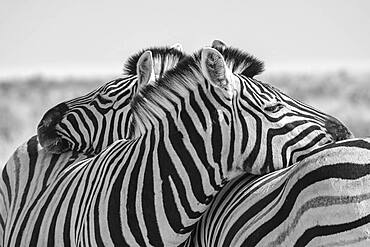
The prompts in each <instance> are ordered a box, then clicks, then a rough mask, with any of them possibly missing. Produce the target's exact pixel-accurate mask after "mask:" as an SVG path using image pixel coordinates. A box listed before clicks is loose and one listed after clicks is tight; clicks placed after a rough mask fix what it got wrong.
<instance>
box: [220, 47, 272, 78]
mask: <svg viewBox="0 0 370 247" xmlns="http://www.w3.org/2000/svg"><path fill="white" fill-rule="evenodd" d="M213 48H214V49H216V50H218V51H219V52H220V53H221V54H222V56H223V57H224V59H225V62H226V65H227V66H228V67H229V68H230V69H231V70H232V72H234V73H235V74H241V75H244V76H246V77H254V76H256V75H259V74H261V73H262V72H263V71H264V70H265V68H264V64H263V62H262V61H260V60H259V59H257V58H256V57H254V56H252V55H250V54H249V53H247V52H245V51H242V50H239V49H237V48H234V47H229V46H226V47H213Z"/></svg>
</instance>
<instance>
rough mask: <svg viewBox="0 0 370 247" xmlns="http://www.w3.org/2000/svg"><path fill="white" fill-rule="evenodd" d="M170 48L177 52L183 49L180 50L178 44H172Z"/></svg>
mask: <svg viewBox="0 0 370 247" xmlns="http://www.w3.org/2000/svg"><path fill="white" fill-rule="evenodd" d="M170 48H171V49H173V50H178V51H179V52H183V51H184V49H183V48H182V45H181V44H180V43H176V44H173V45H171V47H170Z"/></svg>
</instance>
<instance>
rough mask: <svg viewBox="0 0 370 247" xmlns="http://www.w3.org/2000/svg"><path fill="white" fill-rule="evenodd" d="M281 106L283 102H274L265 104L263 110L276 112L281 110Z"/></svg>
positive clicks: (282, 106)
mask: <svg viewBox="0 0 370 247" xmlns="http://www.w3.org/2000/svg"><path fill="white" fill-rule="evenodd" d="M282 108H284V104H283V103H281V102H276V103H274V104H273V105H268V106H265V108H264V109H265V111H267V112H271V113H276V112H278V111H279V110H281V109H282Z"/></svg>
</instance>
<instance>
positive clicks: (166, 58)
mask: <svg viewBox="0 0 370 247" xmlns="http://www.w3.org/2000/svg"><path fill="white" fill-rule="evenodd" d="M145 51H151V52H152V56H153V60H154V64H155V66H156V68H155V69H156V70H158V71H156V73H157V74H159V73H160V67H161V65H162V64H164V63H171V64H173V65H176V63H177V62H179V61H180V60H182V59H183V58H184V57H186V54H185V53H183V52H181V51H180V50H178V49H175V48H173V47H151V48H147V49H143V50H141V51H139V52H137V53H136V54H134V55H132V56H131V57H129V58H128V59H127V62H126V63H125V65H124V68H123V71H124V73H125V74H127V75H136V74H137V71H136V65H137V62H138V61H139V58H140V57H141V55H142V54H143V53H144V52H145ZM164 69H166V68H164Z"/></svg>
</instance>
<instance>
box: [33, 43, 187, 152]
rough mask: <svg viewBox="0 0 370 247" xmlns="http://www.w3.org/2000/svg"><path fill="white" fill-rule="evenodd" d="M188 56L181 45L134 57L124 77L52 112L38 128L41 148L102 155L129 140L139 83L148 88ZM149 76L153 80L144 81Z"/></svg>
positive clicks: (141, 53) (51, 110)
mask: <svg viewBox="0 0 370 247" xmlns="http://www.w3.org/2000/svg"><path fill="white" fill-rule="evenodd" d="M186 56H187V55H186V54H185V53H184V52H183V50H182V46H181V45H180V44H175V45H173V46H171V47H152V48H148V49H144V50H141V51H139V52H138V53H136V54H134V55H132V56H131V57H129V58H128V60H127V62H126V64H125V66H124V76H123V77H121V78H118V79H115V80H112V81H110V82H108V83H105V84H103V85H102V86H101V87H99V88H97V89H95V90H93V91H91V92H89V93H88V94H86V95H84V96H81V97H78V98H75V99H72V100H69V101H66V102H62V103H60V104H58V105H56V106H55V107H53V108H52V109H50V110H48V111H47V112H46V113H45V114H44V116H43V118H42V120H41V121H40V123H39V125H38V128H37V135H38V138H39V141H40V144H41V146H42V147H44V148H45V149H46V150H47V151H49V152H52V153H62V152H66V151H69V150H76V151H79V152H82V153H85V154H98V153H99V152H100V151H101V150H103V149H104V148H106V147H107V146H109V145H110V144H111V143H113V142H114V141H115V140H117V139H124V138H127V133H128V128H129V126H130V121H131V109H130V107H129V104H130V101H131V99H132V98H133V96H134V95H135V94H136V92H137V91H138V90H139V89H140V87H141V86H142V85H140V83H138V81H142V82H143V84H145V83H147V82H149V81H153V80H157V79H159V78H161V77H162V75H163V74H164V73H165V72H166V71H167V70H169V69H171V68H173V67H174V66H175V65H176V64H177V63H178V62H179V61H181V60H182V59H183V58H185V57H186ZM149 57H151V58H150V59H149ZM137 64H139V65H140V66H139V67H137V66H136V65H137ZM146 66H149V67H150V68H147V67H146ZM149 70H150V71H153V73H152V74H151V75H147V73H143V71H149ZM145 76H149V77H148V78H141V77H145ZM105 105H109V107H105Z"/></svg>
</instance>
